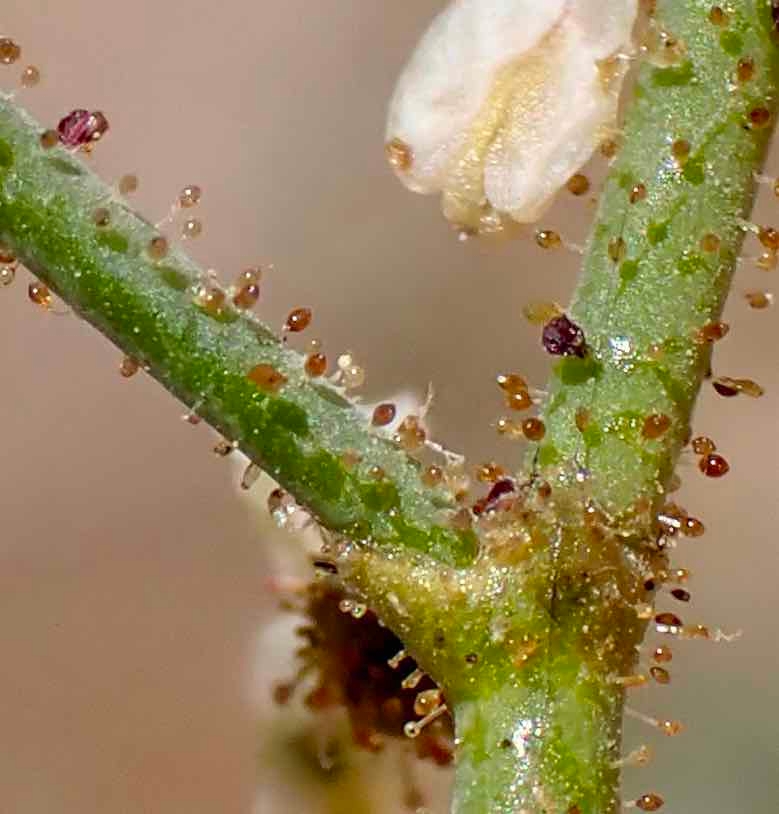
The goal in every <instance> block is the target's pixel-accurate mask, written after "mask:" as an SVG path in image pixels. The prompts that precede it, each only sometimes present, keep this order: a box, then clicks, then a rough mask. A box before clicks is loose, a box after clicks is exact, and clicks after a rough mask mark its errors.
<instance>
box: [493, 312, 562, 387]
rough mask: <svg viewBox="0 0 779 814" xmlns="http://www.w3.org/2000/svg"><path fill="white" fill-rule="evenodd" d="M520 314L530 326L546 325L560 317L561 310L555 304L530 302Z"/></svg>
mask: <svg viewBox="0 0 779 814" xmlns="http://www.w3.org/2000/svg"><path fill="white" fill-rule="evenodd" d="M522 314H523V315H524V317H525V319H526V320H527V321H528V322H529V323H530V324H531V325H546V323H547V322H550V321H551V320H553V319H554V318H555V317H559V316H562V314H563V309H562V308H561V307H560V306H559V305H558V304H557V303H556V302H531V303H528V304H527V305H525V306H524V307H523V308H522ZM498 383H500V382H498Z"/></svg>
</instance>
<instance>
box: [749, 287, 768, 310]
mask: <svg viewBox="0 0 779 814" xmlns="http://www.w3.org/2000/svg"><path fill="white" fill-rule="evenodd" d="M744 299H746V301H747V304H748V305H749V307H750V308H754V309H755V310H756V311H762V310H763V309H764V308H768V307H770V306H771V305H773V302H774V295H773V294H770V293H768V292H767V291H747V293H746V294H744Z"/></svg>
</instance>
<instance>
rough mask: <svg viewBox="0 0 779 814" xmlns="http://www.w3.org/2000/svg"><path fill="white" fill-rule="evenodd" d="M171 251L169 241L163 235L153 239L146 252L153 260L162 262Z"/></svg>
mask: <svg viewBox="0 0 779 814" xmlns="http://www.w3.org/2000/svg"><path fill="white" fill-rule="evenodd" d="M169 249H170V246H169V245H168V240H167V238H165V237H163V236H162V235H157V237H153V238H152V239H151V240H150V241H149V245H148V246H147V247H146V251H147V252H148V254H149V257H150V258H151V259H152V260H162V258H163V257H165V256H166V255H167V253H168V250H169Z"/></svg>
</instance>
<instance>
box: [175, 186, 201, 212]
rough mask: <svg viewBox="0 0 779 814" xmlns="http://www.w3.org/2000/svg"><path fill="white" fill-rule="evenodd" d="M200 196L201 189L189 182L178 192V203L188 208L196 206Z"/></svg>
mask: <svg viewBox="0 0 779 814" xmlns="http://www.w3.org/2000/svg"><path fill="white" fill-rule="evenodd" d="M202 197H203V190H202V189H200V187H199V186H196V185H195V184H190V185H189V186H186V187H184V189H182V190H181V192H179V197H178V204H179V206H181V207H182V208H184V209H189V208H191V207H193V206H197V205H198V204H199V203H200V199H201V198H202Z"/></svg>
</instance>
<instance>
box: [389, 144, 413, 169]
mask: <svg viewBox="0 0 779 814" xmlns="http://www.w3.org/2000/svg"><path fill="white" fill-rule="evenodd" d="M384 154H385V155H386V156H387V161H389V164H390V166H391V167H392V168H393V169H395V170H398V171H399V172H407V171H408V170H410V169H411V166H412V165H413V163H414V153H413V152H412V150H411V147H409V146H408V144H406V142H405V141H402V140H401V139H399V138H394V139H392V141H389V142H387V144H385V145H384Z"/></svg>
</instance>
